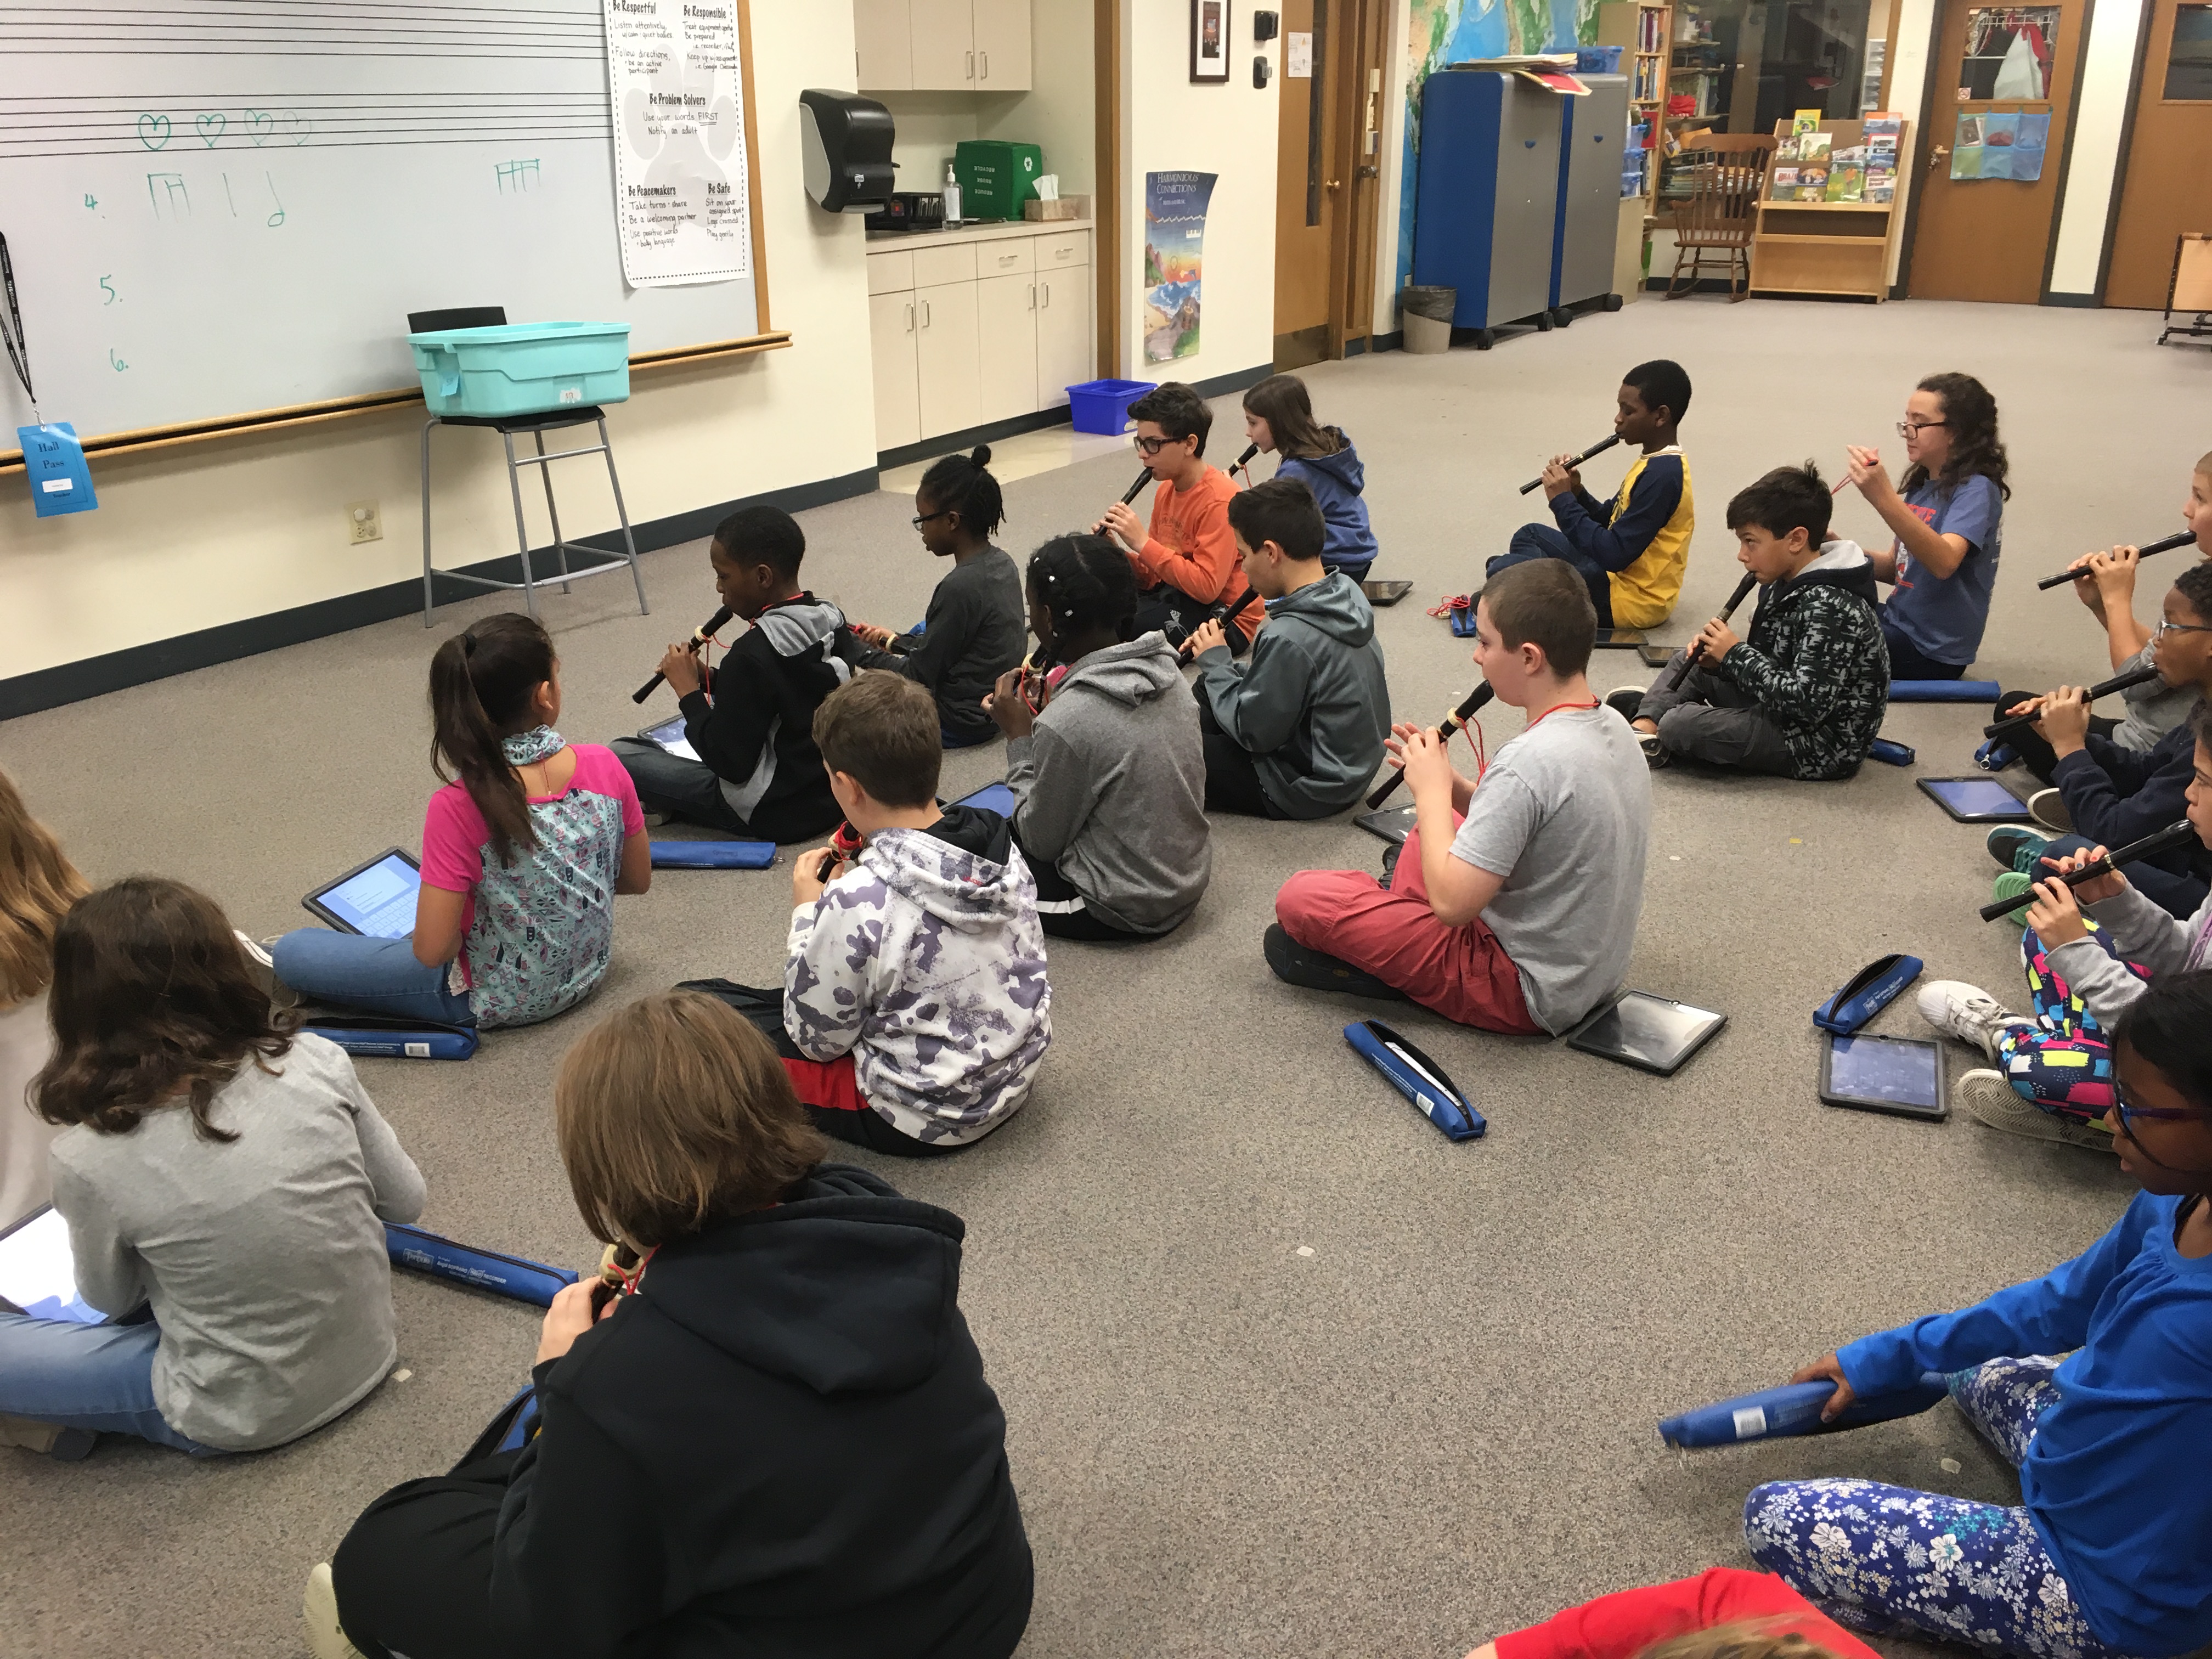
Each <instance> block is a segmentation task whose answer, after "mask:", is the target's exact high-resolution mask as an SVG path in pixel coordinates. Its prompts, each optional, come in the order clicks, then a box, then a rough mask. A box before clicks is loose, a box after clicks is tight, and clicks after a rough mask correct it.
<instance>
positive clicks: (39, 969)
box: [0, 772, 91, 1108]
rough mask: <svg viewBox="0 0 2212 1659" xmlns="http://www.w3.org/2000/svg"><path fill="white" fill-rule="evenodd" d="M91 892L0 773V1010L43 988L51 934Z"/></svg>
mask: <svg viewBox="0 0 2212 1659" xmlns="http://www.w3.org/2000/svg"><path fill="white" fill-rule="evenodd" d="M89 891H91V885H90V884H89V883H88V882H87V881H86V880H85V878H83V877H82V876H81V875H79V874H78V873H77V871H76V866H75V865H74V864H71V863H70V861H69V855H68V854H65V853H64V852H63V851H62V848H61V843H60V842H58V841H56V840H55V839H54V833H53V831H52V830H51V829H47V828H46V825H45V824H43V823H40V822H39V821H38V820H37V819H36V818H34V817H32V816H31V811H30V809H29V808H28V807H27V806H25V805H23V798H22V796H21V794H19V793H16V789H15V784H14V783H13V782H12V781H9V776H8V775H7V774H6V773H5V772H0V1008H4V1007H6V1006H9V1004H10V1003H16V1002H21V1001H23V1000H25V999H26V998H28V997H34V996H36V995H38V994H39V993H40V992H41V991H43V990H45V989H46V981H49V980H51V979H52V977H53V972H54V929H55V928H56V927H59V926H60V925H61V920H62V918H63V917H64V915H68V914H69V908H70V905H72V904H74V903H76V902H77V901H78V900H79V899H81V898H82V897H83V896H85V895H86V894H87V893H88V892H89ZM4 1104H5V1103H0V1108H4Z"/></svg>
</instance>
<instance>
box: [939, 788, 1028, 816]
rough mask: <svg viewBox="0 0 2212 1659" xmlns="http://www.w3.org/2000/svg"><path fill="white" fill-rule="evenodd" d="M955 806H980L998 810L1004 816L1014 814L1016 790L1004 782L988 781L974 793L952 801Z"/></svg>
mask: <svg viewBox="0 0 2212 1659" xmlns="http://www.w3.org/2000/svg"><path fill="white" fill-rule="evenodd" d="M952 804H953V805H955V806H980V807H981V808H982V809H983V810H984V811H987V812H996V813H997V814H998V815H999V816H1000V817H1002V818H1011V817H1013V815H1014V806H1015V805H1016V803H1015V800H1014V792H1013V791H1012V790H1011V789H1009V788H1007V787H1006V785H1005V784H1003V783H987V784H985V785H984V786H983V787H981V789H978V790H977V791H976V792H975V793H974V794H972V795H963V796H961V797H960V799H958V800H956V801H954V802H953V803H952Z"/></svg>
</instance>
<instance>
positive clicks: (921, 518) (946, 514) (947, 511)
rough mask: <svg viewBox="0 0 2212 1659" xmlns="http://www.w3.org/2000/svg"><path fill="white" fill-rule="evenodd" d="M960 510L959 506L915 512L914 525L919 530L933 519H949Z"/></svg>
mask: <svg viewBox="0 0 2212 1659" xmlns="http://www.w3.org/2000/svg"><path fill="white" fill-rule="evenodd" d="M958 510H959V509H958V508H957V507H939V508H938V509H937V511H936V512H934V513H915V519H914V527H915V529H916V530H919V529H921V527H922V526H924V525H926V524H927V523H928V522H929V521H930V520H932V519H949V518H951V516H952V515H953V513H956V512H957V511H958Z"/></svg>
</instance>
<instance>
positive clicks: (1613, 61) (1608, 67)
mask: <svg viewBox="0 0 2212 1659" xmlns="http://www.w3.org/2000/svg"><path fill="white" fill-rule="evenodd" d="M1621 51H1622V49H1621V48H1620V47H1619V46H1577V47H1576V48H1575V69H1576V71H1577V73H1578V74H1582V75H1618V74H1620V54H1621Z"/></svg>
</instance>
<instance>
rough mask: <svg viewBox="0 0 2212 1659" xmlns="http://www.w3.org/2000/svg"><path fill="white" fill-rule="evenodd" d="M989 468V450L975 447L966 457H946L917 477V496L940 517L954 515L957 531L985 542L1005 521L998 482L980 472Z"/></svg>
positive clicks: (1004, 502)
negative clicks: (957, 518) (926, 499)
mask: <svg viewBox="0 0 2212 1659" xmlns="http://www.w3.org/2000/svg"><path fill="white" fill-rule="evenodd" d="M989 465H991V446H990V445H988V444H978V445H976V447H975V453H973V454H969V455H947V456H945V458H944V459H942V460H940V461H939V462H938V463H937V465H934V466H933V467H931V468H930V469H929V471H927V472H925V473H923V474H922V475H921V493H922V494H923V495H927V496H928V497H929V499H930V500H931V501H933V502H934V503H935V504H936V507H937V510H938V511H939V512H940V513H958V514H959V515H960V527H961V528H962V529H963V530H972V531H974V532H975V534H977V535H978V536H981V538H983V539H984V540H985V541H989V540H990V539H991V537H992V535H993V533H994V532H996V531H997V529H998V528H999V526H1000V525H1002V524H1004V523H1006V497H1005V496H1004V495H1001V494H1000V491H999V481H998V480H997V479H996V478H994V477H992V476H991V475H990V474H989V473H988V472H987V471H984V469H985V468H986V467H987V466H989Z"/></svg>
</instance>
